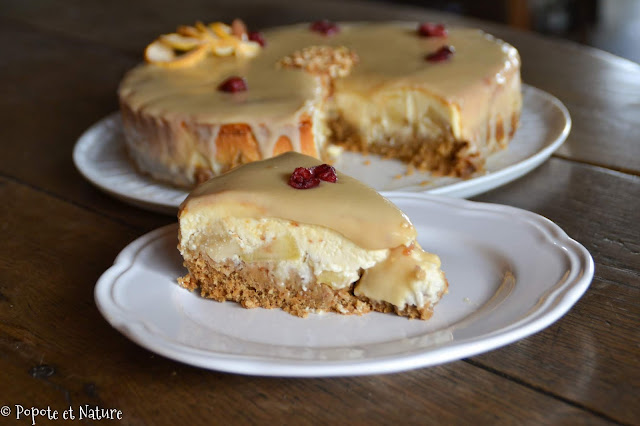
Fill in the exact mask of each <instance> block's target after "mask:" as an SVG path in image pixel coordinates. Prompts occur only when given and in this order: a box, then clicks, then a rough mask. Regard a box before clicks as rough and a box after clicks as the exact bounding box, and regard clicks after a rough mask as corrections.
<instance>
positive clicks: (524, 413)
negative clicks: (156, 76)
mask: <svg viewBox="0 0 640 426" xmlns="http://www.w3.org/2000/svg"><path fill="white" fill-rule="evenodd" d="M220 3H222V2H220ZM234 17H244V18H245V19H246V21H247V22H248V23H249V24H250V25H251V27H254V28H258V27H266V26H269V25H274V24H286V23H291V22H297V21H304V20H306V21H309V20H315V19H318V18H320V17H327V18H330V19H335V20H387V19H409V20H438V21H439V20H444V21H446V22H463V23H465V24H470V25H478V26H480V27H482V28H485V29H486V30H488V31H490V32H492V33H494V34H495V35H497V36H499V37H501V38H504V39H505V40H507V41H508V42H510V43H512V44H513V45H515V46H516V47H517V48H518V49H519V50H520V53H521V55H522V61H523V68H522V75H523V79H524V81H525V82H526V83H528V84H531V85H533V86H536V87H538V88H540V89H542V90H545V91H547V92H550V93H552V94H553V95H555V96H556V97H558V98H559V99H560V100H562V102H564V103H565V105H566V106H567V107H568V109H569V110H570V112H571V115H572V118H573V130H572V131H571V134H570V135H569V138H568V140H567V142H566V143H565V144H564V146H563V147H562V148H560V150H559V151H558V152H557V153H556V154H555V155H554V156H553V158H551V159H550V160H549V161H547V162H545V163H544V164H543V165H542V166H541V167H539V168H537V169H536V170H534V171H533V172H531V173H530V174H528V175H526V176H525V177H523V178H521V179H519V180H516V181H514V182H513V183H510V184H508V185H506V186H504V187H501V188H499V189H495V190H493V191H491V192H489V193H486V194H483V195H481V196H478V197H475V199H477V200H481V201H485V202H492V203H502V204H508V205H512V206H517V207H520V208H524V209H527V210H531V211H533V212H536V213H538V214H541V215H544V216H546V217H548V218H549V219H551V220H552V221H554V222H555V223H557V224H558V225H559V226H561V227H562V228H563V229H564V230H566V232H567V233H568V234H569V235H570V236H571V237H573V238H575V239H576V240H578V241H579V242H581V243H582V244H583V245H585V246H586V248H587V249H588V250H589V251H590V252H591V254H592V255H593V257H594V260H595V264H596V273H595V279H594V280H593V283H592V284H591V287H590V288H589V290H588V291H587V293H586V294H585V295H584V297H583V298H582V299H581V300H580V301H579V302H578V303H577V305H576V306H575V307H574V308H573V309H571V311H570V312H569V313H568V314H567V315H566V316H564V317H563V318H562V319H560V320H559V321H558V322H556V323H555V324H553V325H552V326H551V327H549V328H547V329H546V330H544V331H542V332H540V333H538V334H535V335H533V336H531V337H529V338H527V339H524V340H521V341H519V342H517V343H514V344H511V345H508V346H506V347H504V348H501V349H498V350H494V351H492V352H489V353H486V354H483V355H480V356H474V357H472V358H468V359H464V360H461V361H457V362H452V363H449V364H445V365H441V366H437V367H433V368H424V369H419V370H415V371H409V372H405V373H399V374H391V375H379V376H366V377H349V378H322V379H284V378H261V377H246V376H240V375H233V374H224V373H218V372H213V371H207V370H203V369H199V368H194V367H190V366H187V365H184V364H181V363H178V362H174V361H171V360H168V359H165V358H163V357H161V356H159V355H154V354H153V353H151V352H148V351H147V350H145V349H142V348H141V347H139V346H137V345H136V344H134V343H132V342H131V341H130V340H128V339H127V338H126V337H124V336H123V335H122V334H120V333H119V332H118V331H116V330H114V329H113V328H111V327H110V326H109V324H108V323H107V322H106V321H105V320H104V319H103V318H102V317H101V315H100V314H99V312H98V310H97V308H96V306H95V304H94V301H93V287H94V284H95V282H96V280H97V279H98V277H99V276H100V274H101V273H102V272H103V271H104V270H105V269H107V268H108V267H109V266H110V265H111V263H112V262H113V260H114V258H115V256H116V255H117V254H118V252H119V251H120V250H121V249H122V248H123V247H124V246H125V245H126V244H127V243H129V242H131V241H132V240H134V239H135V238H137V237H139V236H140V235H142V234H144V233H146V232H147V231H150V230H152V229H154V228H156V227H158V226H161V225H165V224H169V223H172V222H175V218H174V217H169V216H162V215H158V214H153V213H149V212H146V211H142V210H138V209H136V208H133V207H130V206H128V205H126V204H123V203H121V202H119V201H117V200H115V199H113V198H111V197H109V196H107V195H105V194H104V193H102V192H101V191H99V190H98V189H96V188H95V187H93V186H92V185H91V184H89V183H88V182H87V181H85V180H84V179H83V178H82V177H81V176H80V174H79V173H78V172H77V171H76V169H75V168H74V166H73V163H72V160H71V152H72V149H73V146H74V143H75V141H76V139H77V138H78V136H79V135H80V134H81V132H82V131H83V130H85V129H86V128H87V127H88V126H90V125H91V124H93V123H94V122H96V121H97V120H99V119H100V118H102V117H104V116H105V115H107V114H109V113H111V112H113V111H115V110H117V108H118V105H117V99H116V96H115V91H116V87H117V85H118V82H119V80H120V78H121V77H122V75H123V73H124V72H125V71H126V70H127V69H129V68H131V67H132V66H133V65H135V64H136V63H137V62H139V61H140V60H141V52H142V49H143V47H144V46H145V44H146V43H147V42H148V41H150V40H152V39H153V38H154V37H155V36H156V35H157V34H160V33H163V32H168V31H170V30H172V29H173V28H174V27H175V26H176V25H177V24H183V23H191V22H194V21H195V20H197V19H201V20H203V21H213V20H224V21H230V20H231V19H232V18H234ZM0 23H1V24H2V25H0V34H1V36H2V40H3V49H2V51H3V55H4V59H3V60H2V64H3V65H2V66H1V67H0V79H1V81H2V82H3V85H2V87H3V88H2V96H1V97H0V123H1V125H0V128H1V129H2V139H1V143H0V196H1V200H2V203H3V205H4V208H3V209H2V211H1V212H0V229H1V230H2V238H1V241H0V348H1V350H0V372H1V373H0V377H2V379H1V380H0V405H8V406H9V407H10V408H12V410H15V409H16V405H22V406H23V407H32V406H33V407H39V408H46V407H51V409H57V410H59V411H60V412H62V411H63V410H65V409H66V408H68V407H69V406H72V407H75V410H76V414H77V409H78V408H77V407H78V406H80V405H84V404H90V405H92V406H95V405H99V406H100V407H104V408H117V409H119V410H121V411H122V415H123V420H122V422H123V423H125V424H200V423H206V422H212V423H219V424H229V423H262V422H268V421H275V422H277V423H293V424H311V423H329V422H331V423H335V422H338V423H356V424H369V423H391V422H400V421H406V422H410V423H431V422H434V423H461V424H469V423H474V424H475V423H488V424H493V423H511V424H527V423H530V424H540V423H545V424H550V423H562V424H578V423H579V424H585V423H588V424H602V423H623V424H640V361H639V358H640V332H639V331H638V330H639V328H638V325H639V319H640V255H639V253H640V225H639V222H640V177H639V174H640V66H638V65H637V64H634V63H631V62H629V61H626V60H623V59H620V58H617V57H615V56H612V55H609V54H607V53H603V52H600V51H597V50H594V49H590V48H586V47H582V46H578V45H575V44H572V43H568V42H564V41H560V40H552V39H548V38H544V37H541V36H538V35H534V34H530V33H525V32H519V31H515V30H512V29H508V28H505V27H502V26H497V25H491V24H487V23H483V22H475V21H471V20H464V19H461V18H455V17H452V16H447V15H442V14H438V13H434V12H430V11H427V10H418V9H412V8H404V7H398V6H390V5H387V4H384V3H377V2H373V3H360V2H344V4H342V3H341V2H339V1H333V2H323V3H319V2H310V3H304V2H294V1H284V0H276V1H272V2H261V1H246V0H243V1H240V0H239V1H237V2H233V4H231V5H228V4H227V5H222V4H219V5H216V4H214V3H212V2H211V1H205V0H194V1H186V0H183V1H167V0H146V1H141V2H132V1H124V0H118V1H110V2H103V3H101V4H99V5H98V4H91V3H89V2H85V1H81V0H69V1H66V2H64V3H63V4H60V5H52V4H50V3H48V2H37V1H36V2H22V1H20V0H12V1H5V2H3V6H2V8H0ZM11 418H13V419H14V420H13V422H14V423H15V422H16V420H15V417H9V418H8V419H11ZM1 420H7V419H4V418H3V419H1ZM76 421H77V420H76ZM26 422H27V420H25V419H23V420H22V422H18V423H19V424H27V423H26ZM36 422H37V424H44V423H45V421H44V420H43V419H41V418H40V419H36ZM107 422H108V421H106V420H105V421H103V422H102V423H100V424H106V423H107ZM0 423H3V422H2V421H0ZM14 423H11V422H8V423H3V424H14Z"/></svg>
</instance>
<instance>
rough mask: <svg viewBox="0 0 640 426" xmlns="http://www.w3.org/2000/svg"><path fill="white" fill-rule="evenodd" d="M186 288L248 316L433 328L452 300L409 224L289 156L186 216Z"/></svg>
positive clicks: (236, 178) (241, 173) (192, 198)
mask: <svg viewBox="0 0 640 426" xmlns="http://www.w3.org/2000/svg"><path fill="white" fill-rule="evenodd" d="M303 188H306V189H303ZM178 217H179V222H180V235H179V240H180V243H179V246H178V248H179V250H180V252H181V254H182V256H183V258H184V265H185V266H186V267H187V269H188V271H189V273H188V274H187V275H186V276H185V277H183V278H181V279H180V283H181V285H182V286H184V287H186V288H188V289H191V290H193V289H196V288H200V294H201V295H202V296H203V297H208V298H212V299H215V300H217V301H225V300H232V301H235V302H239V303H241V304H242V306H244V307H246V308H255V307H263V308H282V309H283V310H285V311H286V312H289V313H291V314H293V315H297V316H301V317H305V316H307V315H308V314H309V313H310V312H337V313H341V314H363V313H367V312H370V311H380V312H396V313H397V314H398V315H403V316H408V317H410V318H421V319H428V318H429V317H431V315H432V313H433V307H434V305H435V304H436V303H437V302H438V301H439V300H440V298H441V297H442V295H443V294H444V293H446V292H447V287H448V284H447V281H446V279H445V276H444V273H443V272H442V271H441V269H440V259H439V258H438V256H436V255H434V254H430V253H426V252H424V251H423V250H422V249H421V248H420V246H419V245H418V243H417V241H416V230H415V228H414V227H413V225H412V224H411V222H410V221H409V219H408V218H407V217H406V216H405V215H404V214H403V213H402V212H401V211H400V210H399V209H398V208H397V207H396V206H395V205H393V204H392V203H391V202H389V201H388V200H387V199H385V198H384V197H382V196H381V195H379V194H378V193H377V192H376V191H374V190H373V189H371V188H369V187H368V186H366V185H364V184H362V183H360V182H359V181H357V180H356V179H353V178H351V177H349V176H346V175H343V174H341V173H337V172H335V170H334V169H333V168H331V167H330V166H326V165H321V162H320V161H319V160H317V159H315V158H312V157H309V156H306V155H303V154H299V153H294V152H289V153H285V154H282V155H280V156H277V157H274V158H271V159H267V160H263V161H258V162H254V163H249V164H246V165H243V166H240V167H238V168H236V169H234V170H232V171H230V172H228V173H226V174H224V175H221V176H219V177H216V178H213V179H211V180H209V181H208V182H206V183H204V184H202V185H200V186H199V187H197V188H196V189H195V190H194V191H193V192H192V193H191V194H190V195H189V197H188V198H187V199H186V200H185V201H184V202H183V204H182V206H181V208H180V212H179V215H178Z"/></svg>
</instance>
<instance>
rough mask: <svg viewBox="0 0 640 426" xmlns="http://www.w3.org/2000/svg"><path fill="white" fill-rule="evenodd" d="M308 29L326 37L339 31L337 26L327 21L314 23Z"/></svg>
mask: <svg viewBox="0 0 640 426" xmlns="http://www.w3.org/2000/svg"><path fill="white" fill-rule="evenodd" d="M309 28H310V29H311V31H315V32H317V33H320V34H323V35H326V36H330V35H334V34H337V33H338V32H339V31H340V28H339V27H338V24H336V23H335V22H331V21H327V20H326V19H323V20H322V21H316V22H314V23H313V24H311V27H309Z"/></svg>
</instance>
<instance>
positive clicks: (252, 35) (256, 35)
mask: <svg viewBox="0 0 640 426" xmlns="http://www.w3.org/2000/svg"><path fill="white" fill-rule="evenodd" d="M249 40H251V41H255V42H256V43H258V44H259V45H260V46H262V47H264V46H266V44H267V42H266V40H265V39H264V34H262V33H261V32H259V31H250V32H249Z"/></svg>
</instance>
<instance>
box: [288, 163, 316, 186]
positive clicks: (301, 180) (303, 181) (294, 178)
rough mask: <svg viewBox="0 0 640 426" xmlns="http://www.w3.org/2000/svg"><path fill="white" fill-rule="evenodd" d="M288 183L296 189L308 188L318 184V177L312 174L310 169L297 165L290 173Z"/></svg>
mask: <svg viewBox="0 0 640 426" xmlns="http://www.w3.org/2000/svg"><path fill="white" fill-rule="evenodd" d="M289 185H290V186H292V187H294V188H296V189H309V188H313V187H314V186H318V185H320V179H318V178H317V177H315V176H314V175H313V171H312V170H311V169H306V168H304V167H298V168H296V169H295V170H294V171H293V173H291V176H290V177H289Z"/></svg>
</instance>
